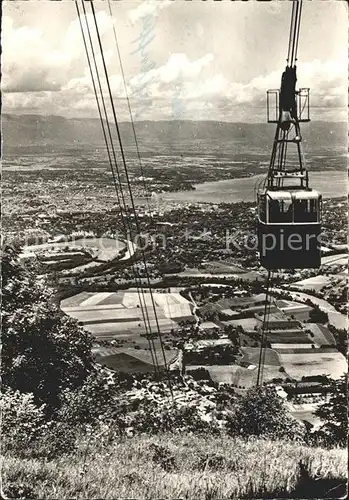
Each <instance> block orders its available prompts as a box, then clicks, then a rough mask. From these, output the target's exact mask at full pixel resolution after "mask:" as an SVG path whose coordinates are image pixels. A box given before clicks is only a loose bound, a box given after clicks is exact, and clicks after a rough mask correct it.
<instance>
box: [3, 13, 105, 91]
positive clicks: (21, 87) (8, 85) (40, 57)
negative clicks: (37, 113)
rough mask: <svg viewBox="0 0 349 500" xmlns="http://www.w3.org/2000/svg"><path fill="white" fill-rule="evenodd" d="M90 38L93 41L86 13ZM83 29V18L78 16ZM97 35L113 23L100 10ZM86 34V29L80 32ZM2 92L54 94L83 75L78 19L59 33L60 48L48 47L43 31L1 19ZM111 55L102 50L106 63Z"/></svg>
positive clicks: (93, 34) (103, 32) (82, 48)
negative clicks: (73, 78)
mask: <svg viewBox="0 0 349 500" xmlns="http://www.w3.org/2000/svg"><path fill="white" fill-rule="evenodd" d="M86 17H87V20H88V22H89V24H90V26H91V31H92V38H93V40H94V41H95V42H96V34H95V32H94V29H93V27H94V24H93V21H92V17H91V15H90V14H88V15H87V16H86ZM82 22H83V26H85V18H84V16H82ZM97 22H98V28H99V31H100V35H101V36H103V35H104V34H105V33H107V32H108V31H110V29H111V27H112V25H113V20H112V19H111V18H110V16H109V15H108V14H106V13H105V12H103V11H100V12H98V13H97ZM84 31H85V34H86V28H85V29H84ZM2 44H3V67H2V78H3V81H2V90H3V92H34V91H54V90H56V91H58V90H60V89H61V88H62V87H63V86H64V85H66V84H67V83H68V82H69V80H70V79H71V78H72V77H74V76H75V75H77V74H83V73H84V69H85V66H86V64H87V61H86V56H85V49H84V45H83V40H82V36H81V29H80V24H79V20H78V19H76V20H75V21H73V22H72V23H70V25H69V26H68V29H67V31H66V33H63V34H62V37H61V43H60V46H59V47H58V48H57V47H54V46H53V45H50V43H49V42H48V40H47V37H45V36H44V32H43V31H42V30H39V29H34V28H29V27H26V26H22V27H16V26H15V25H14V23H13V21H12V19H11V18H9V17H8V16H4V18H3V26H2ZM111 57H112V53H111V51H110V50H109V51H108V50H106V51H105V58H106V60H107V62H108V61H109V60H110V59H111Z"/></svg>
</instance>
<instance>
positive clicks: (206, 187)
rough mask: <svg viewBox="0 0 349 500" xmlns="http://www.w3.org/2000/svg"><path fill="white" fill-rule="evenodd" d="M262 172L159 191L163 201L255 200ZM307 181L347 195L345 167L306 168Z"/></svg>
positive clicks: (329, 195)
mask: <svg viewBox="0 0 349 500" xmlns="http://www.w3.org/2000/svg"><path fill="white" fill-rule="evenodd" d="M264 178H265V174H263V175H254V176H252V177H242V178H240V179H227V180H223V181H216V182H204V183H202V184H196V185H195V188H196V190H195V191H178V192H177V193H162V194H161V195H160V196H159V197H160V198H161V199H162V200H163V201H165V202H166V201H171V202H173V201H174V202H179V203H180V202H192V203H196V202H209V203H222V202H225V203H233V202H241V201H250V202H253V201H255V188H256V187H258V185H259V183H261V182H263V180H264ZM309 179H310V185H311V187H312V188H313V189H316V190H317V191H319V192H320V193H322V195H323V197H324V198H334V197H340V196H347V194H348V180H347V176H346V172H345V171H343V170H342V171H338V170H329V171H318V172H309Z"/></svg>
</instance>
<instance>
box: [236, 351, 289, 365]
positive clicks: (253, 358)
mask: <svg viewBox="0 0 349 500" xmlns="http://www.w3.org/2000/svg"><path fill="white" fill-rule="evenodd" d="M241 351H242V353H243V355H244V357H243V358H240V361H243V362H244V363H250V364H251V365H258V362H259V352H260V349H259V347H241ZM264 352H265V361H264V362H265V365H271V366H280V360H279V356H278V353H277V352H276V351H274V350H273V349H269V348H266V349H265V351H264Z"/></svg>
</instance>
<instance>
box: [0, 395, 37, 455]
mask: <svg viewBox="0 0 349 500" xmlns="http://www.w3.org/2000/svg"><path fill="white" fill-rule="evenodd" d="M0 405H1V413H2V429H1V434H2V435H1V438H2V446H3V451H4V452H10V453H14V454H21V453H22V451H23V450H26V449H28V447H29V446H30V444H31V443H32V442H33V440H35V439H36V438H37V437H38V436H39V435H40V433H41V432H42V430H43V428H44V426H45V418H44V406H37V405H36V404H35V403H34V396H33V394H21V393H20V392H19V391H13V390H11V389H5V391H4V392H2V394H1V399H0Z"/></svg>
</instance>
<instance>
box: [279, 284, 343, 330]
mask: <svg viewBox="0 0 349 500" xmlns="http://www.w3.org/2000/svg"><path fill="white" fill-rule="evenodd" d="M272 290H275V291H276V292H279V293H285V292H287V293H289V294H290V295H291V296H292V298H293V299H294V300H296V301H298V302H305V301H306V300H307V299H309V300H311V301H312V302H313V303H314V304H317V305H318V306H319V308H320V309H321V310H322V311H324V312H326V313H327V314H328V320H329V323H331V324H332V325H333V326H335V327H336V328H339V329H345V330H346V329H347V328H348V318H347V316H346V315H345V314H342V313H340V312H338V311H336V309H335V308H334V306H333V305H332V304H330V303H329V302H327V300H324V299H319V298H318V297H314V295H309V294H308V293H303V292H293V291H291V290H287V289H283V288H273V289H272Z"/></svg>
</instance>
